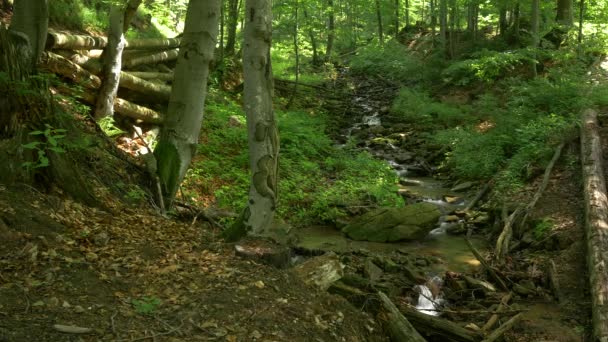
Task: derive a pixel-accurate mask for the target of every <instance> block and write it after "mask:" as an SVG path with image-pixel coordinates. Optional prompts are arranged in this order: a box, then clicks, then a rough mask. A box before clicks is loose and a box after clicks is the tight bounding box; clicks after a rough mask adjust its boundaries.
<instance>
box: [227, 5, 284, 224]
mask: <svg viewBox="0 0 608 342" xmlns="http://www.w3.org/2000/svg"><path fill="white" fill-rule="evenodd" d="M245 20H246V21H245V40H244V44H243V72H244V79H245V88H244V90H243V95H244V98H243V100H244V104H245V113H246V114H247V131H248V140H249V163H250V167H251V172H252V180H251V187H250V189H249V201H248V204H247V207H246V208H245V210H244V212H243V214H242V216H241V217H240V218H239V220H238V221H240V222H238V221H237V223H236V224H235V226H237V227H238V226H239V225H240V224H242V225H243V227H242V228H243V229H244V231H246V232H248V233H250V234H254V235H259V234H263V233H264V232H265V231H266V230H267V229H268V228H270V225H271V224H272V220H273V218H274V213H275V210H276V206H277V198H278V196H277V195H278V194H277V180H278V166H279V134H278V128H277V121H276V117H275V114H274V110H273V108H272V95H273V80H272V65H271V62H270V45H271V37H272V10H271V4H270V1H269V0H246V1H245Z"/></svg>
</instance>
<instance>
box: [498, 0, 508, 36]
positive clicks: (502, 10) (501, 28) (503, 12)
mask: <svg viewBox="0 0 608 342" xmlns="http://www.w3.org/2000/svg"><path fill="white" fill-rule="evenodd" d="M498 11H499V13H498V34H499V35H501V36H503V37H504V35H505V34H506V33H507V28H508V25H509V23H508V21H507V6H506V5H505V4H501V5H500V7H499V9H498Z"/></svg>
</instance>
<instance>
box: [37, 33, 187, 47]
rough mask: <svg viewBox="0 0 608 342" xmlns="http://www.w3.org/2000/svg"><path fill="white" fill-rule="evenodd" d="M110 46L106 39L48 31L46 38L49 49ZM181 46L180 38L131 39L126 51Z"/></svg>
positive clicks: (126, 43)
mask: <svg viewBox="0 0 608 342" xmlns="http://www.w3.org/2000/svg"><path fill="white" fill-rule="evenodd" d="M107 44H108V39H107V38H106V37H93V36H87V35H82V34H69V33H63V32H57V31H53V30H49V31H48V35H47V38H46V48H47V49H66V50H94V49H103V48H105V47H106V45H107ZM179 44H180V39H179V38H144V39H131V40H130V41H126V42H125V49H133V50H159V49H174V48H176V47H178V46H179Z"/></svg>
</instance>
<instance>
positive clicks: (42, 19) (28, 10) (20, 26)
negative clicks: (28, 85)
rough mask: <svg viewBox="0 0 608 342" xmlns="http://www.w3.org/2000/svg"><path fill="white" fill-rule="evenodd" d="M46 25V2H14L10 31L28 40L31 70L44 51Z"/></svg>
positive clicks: (21, 0) (41, 0) (18, 0)
mask: <svg viewBox="0 0 608 342" xmlns="http://www.w3.org/2000/svg"><path fill="white" fill-rule="evenodd" d="M48 25H49V5H48V0H15V3H14V12H13V18H12V21H11V26H10V31H11V32H18V33H19V34H23V35H25V37H27V39H28V40H29V49H30V51H31V55H30V56H29V58H28V59H29V60H30V62H29V63H30V66H31V67H32V70H34V69H35V68H36V63H37V61H38V56H40V54H41V53H42V51H44V45H45V42H46V33H47V30H48Z"/></svg>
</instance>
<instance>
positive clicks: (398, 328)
mask: <svg viewBox="0 0 608 342" xmlns="http://www.w3.org/2000/svg"><path fill="white" fill-rule="evenodd" d="M378 298H379V299H380V303H381V304H382V312H383V313H384V315H385V316H386V318H384V319H381V321H382V322H383V325H384V326H385V327H386V328H385V329H386V330H387V331H388V333H389V336H390V337H391V341H409V342H425V341H426V339H425V338H424V337H422V336H420V334H419V333H418V331H416V329H414V327H413V326H412V324H411V323H410V322H409V321H408V320H407V319H406V318H405V317H403V315H402V314H401V312H399V309H397V307H396V306H395V304H393V302H391V300H390V299H389V298H388V297H387V296H386V295H385V294H384V293H382V292H378Z"/></svg>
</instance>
